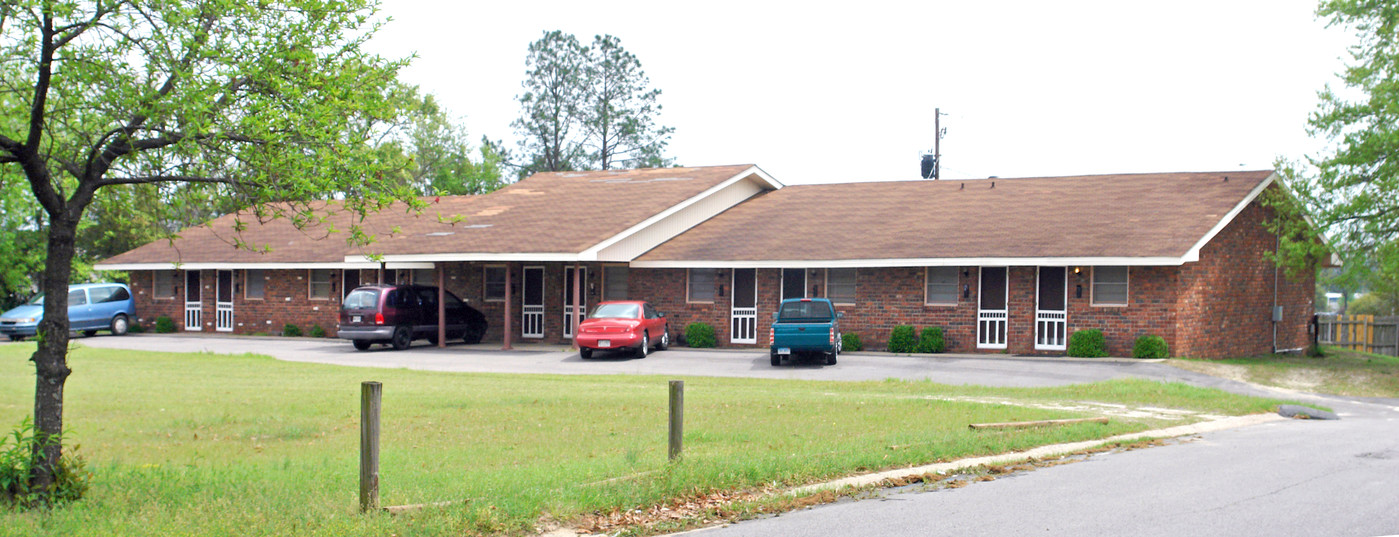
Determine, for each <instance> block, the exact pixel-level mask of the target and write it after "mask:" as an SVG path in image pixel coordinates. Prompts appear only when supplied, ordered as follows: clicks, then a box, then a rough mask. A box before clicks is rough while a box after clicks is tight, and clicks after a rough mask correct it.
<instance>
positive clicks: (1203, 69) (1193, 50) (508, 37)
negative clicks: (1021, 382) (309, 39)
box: [373, 0, 1352, 184]
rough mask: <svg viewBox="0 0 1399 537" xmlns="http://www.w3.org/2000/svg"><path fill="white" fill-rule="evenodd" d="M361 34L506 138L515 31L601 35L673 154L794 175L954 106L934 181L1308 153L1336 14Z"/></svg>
mask: <svg viewBox="0 0 1399 537" xmlns="http://www.w3.org/2000/svg"><path fill="white" fill-rule="evenodd" d="M383 7H384V13H383V14H384V15H387V16H389V17H392V21H390V22H388V23H387V24H386V26H385V27H384V28H383V29H382V30H381V31H380V33H379V34H378V35H377V36H375V38H374V41H373V46H374V47H375V51H376V52H378V53H380V54H384V55H386V56H392V57H399V56H406V55H408V54H412V53H416V54H417V59H415V60H414V61H413V63H412V65H411V66H410V67H409V68H408V69H407V70H406V71H404V72H403V73H402V78H403V79H404V80H406V81H407V82H409V83H413V84H417V85H419V86H421V87H422V88H423V89H424V90H426V91H428V92H431V93H433V94H435V95H437V97H438V98H439V99H440V100H441V102H442V103H443V104H444V105H445V106H446V107H447V108H449V109H450V110H451V112H452V113H454V114H457V115H460V116H463V117H464V118H465V119H464V121H465V125H466V128H467V129H468V130H469V131H470V133H471V136H472V138H473V139H474V140H479V139H480V136H481V135H486V136H489V137H491V138H493V139H504V140H505V141H506V144H507V146H508V147H510V148H511V149H514V148H515V143H516V137H515V134H514V132H513V130H512V129H511V128H510V122H511V120H512V119H514V118H515V117H516V115H517V114H518V113H519V105H518V103H517V102H516V101H515V96H516V95H517V94H519V93H520V92H521V87H520V82H521V80H522V79H523V77H524V72H525V63H524V61H525V55H526V49H527V47H528V46H529V43H530V42H531V41H534V40H536V39H538V38H539V37H540V35H541V34H542V33H543V32H544V31H545V30H554V29H558V30H563V31H564V32H568V33H572V34H574V35H576V36H577V37H578V38H579V40H580V41H582V42H584V43H587V42H589V41H591V40H592V37H593V36H594V35H596V34H612V35H614V36H617V37H618V38H620V39H621V42H622V45H623V47H625V48H626V49H627V50H629V51H631V52H632V53H634V54H636V56H637V57H638V58H639V59H640V60H641V63H642V66H643V68H644V69H645V71H646V73H647V75H649V76H650V78H651V83H652V85H653V87H656V88H659V89H661V90H662V92H663V93H662V95H661V97H660V101H661V104H662V105H663V106H664V112H663V114H662V116H661V118H660V122H661V123H662V124H664V125H668V126H671V127H674V128H675V135H674V136H673V138H672V140H671V145H670V151H669V154H670V156H673V157H675V158H676V159H677V161H678V162H679V163H680V164H683V165H687V166H700V165H721V164H747V163H752V164H757V165H759V166H761V167H762V168H763V169H764V170H766V171H767V172H769V173H770V174H772V175H773V176H774V177H775V178H776V179H778V180H779V181H782V182H784V183H787V184H800V183H822V182H846V181H862V180H896V179H915V178H917V176H918V158H919V155H920V154H921V152H923V151H925V150H929V149H931V148H932V146H933V109H934V108H935V107H940V108H941V109H942V111H943V113H944V114H946V116H944V117H943V120H942V125H943V127H945V128H946V129H947V135H946V136H945V137H944V138H943V142H942V153H943V178H944V179H962V178H984V177H987V176H991V175H995V176H999V177H1032V176H1048V175H1072V174H1095V173H1133V172H1168V171H1219V170H1223V171H1228V170H1240V169H1268V168H1271V167H1272V163H1273V160H1274V159H1275V158H1276V157H1278V156H1286V157H1290V158H1299V157H1301V156H1303V155H1305V154H1313V153H1316V152H1317V151H1318V150H1319V149H1320V148H1321V147H1323V145H1322V143H1321V142H1320V141H1315V140H1312V139H1310V138H1309V137H1308V136H1307V133H1306V128H1305V127H1306V118H1307V114H1308V113H1310V112H1311V111H1312V110H1313V109H1314V108H1315V105H1316V92H1317V91H1318V90H1320V89H1322V88H1323V87H1324V85H1325V84H1327V83H1332V84H1333V85H1335V84H1336V82H1335V80H1336V78H1335V75H1336V73H1338V72H1339V71H1340V70H1341V69H1342V67H1343V65H1344V59H1345V58H1344V56H1345V54H1346V46H1347V45H1348V44H1350V42H1351V40H1352V37H1351V35H1350V33H1349V32H1348V31H1347V30H1344V29H1338V28H1331V29H1326V28H1325V27H1324V24H1323V22H1322V21H1318V20H1316V19H1315V17H1314V11H1315V9H1316V3H1315V2H1314V1H1299V0H1266V1H1229V0H1212V1H1194V0H1185V1H1183V0H1175V1H1171V2H1135V1H1121V0H1114V1H1107V2H1076V1H1075V2H1069V1H1066V2H1044V1H1026V2H987V1H965V0H961V1H955V2H945V1H923V2H877V1H865V2H839V3H835V2H830V3H827V2H806V3H792V2H771V3H768V2H761V1H756V0H750V1H743V2H727V1H710V2H686V3H672V2H654V1H651V2H600V1H587V2H579V1H567V2H532V1H505V2H457V1H428V0H385V4H384V6H383Z"/></svg>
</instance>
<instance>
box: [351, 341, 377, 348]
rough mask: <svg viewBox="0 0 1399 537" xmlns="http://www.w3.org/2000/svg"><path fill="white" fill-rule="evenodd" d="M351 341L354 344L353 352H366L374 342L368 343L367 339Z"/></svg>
mask: <svg viewBox="0 0 1399 537" xmlns="http://www.w3.org/2000/svg"><path fill="white" fill-rule="evenodd" d="M353 341H354V344H355V350H360V351H367V350H369V347H370V346H371V345H373V344H374V342H372V341H369V340H367V339H356V340H353Z"/></svg>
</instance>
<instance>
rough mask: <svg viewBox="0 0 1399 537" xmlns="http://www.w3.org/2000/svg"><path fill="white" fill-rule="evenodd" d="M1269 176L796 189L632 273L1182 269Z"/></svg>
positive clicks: (658, 251) (714, 225) (739, 212)
mask: <svg viewBox="0 0 1399 537" xmlns="http://www.w3.org/2000/svg"><path fill="white" fill-rule="evenodd" d="M1271 175H1272V172H1270V171H1250V172H1219V173H1160V174H1134V175H1093V176H1076V177H1043V178H1026V179H984V180H972V181H955V180H954V181H899V182H882V183H844V184H825V185H794V186H788V187H786V188H783V189H781V190H777V191H772V192H768V193H765V194H762V195H760V196H757V197H755V198H753V199H751V200H749V201H747V202H745V203H742V204H740V205H738V206H737V207H734V208H732V209H730V210H728V211H726V212H724V213H722V214H720V215H718V216H716V217H714V218H711V219H710V220H708V221H706V222H704V223H703V224H700V225H698V226H696V227H694V228H692V229H690V230H689V231H687V232H685V233H682V234H680V235H678V236H676V237H675V238H673V239H671V240H670V241H667V242H666V243H664V244H662V245H660V246H658V247H656V248H654V249H652V250H651V251H649V252H647V253H645V254H643V255H641V256H640V257H639V258H637V259H636V263H637V264H639V265H642V266H647V265H648V264H650V266H667V265H671V266H674V264H676V263H680V262H694V261H699V262H716V261H739V262H744V261H746V262H758V261H769V262H771V261H785V260H792V261H817V260H827V261H828V260H872V259H882V260H898V259H921V260H927V259H985V258H1042V257H1055V258H1069V257H1073V258H1180V257H1181V256H1184V255H1185V254H1187V252H1189V251H1190V250H1191V248H1192V247H1193V246H1194V245H1195V244H1196V243H1197V242H1199V241H1200V239H1202V238H1204V237H1205V235H1206V234H1208V233H1209V232H1210V230H1211V229H1212V228H1213V227H1214V226H1215V225H1216V224H1218V223H1219V222H1220V221H1221V220H1222V219H1223V218H1224V217H1225V216H1226V215H1227V214H1228V213H1229V212H1230V211H1231V210H1232V209H1234V208H1235V207H1236V206H1238V205H1239V204H1240V203H1241V202H1242V201H1244V200H1245V199H1247V198H1248V197H1249V195H1250V193H1251V192H1253V190H1254V189H1255V188H1257V187H1259V186H1260V185H1261V184H1262V183H1263V182H1264V181H1265V180H1267V179H1268V178H1269V177H1270V176H1271ZM1226 176H1227V177H1228V180H1227V181H1226V180H1225V177H1226Z"/></svg>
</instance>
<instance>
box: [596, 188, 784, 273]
mask: <svg viewBox="0 0 1399 537" xmlns="http://www.w3.org/2000/svg"><path fill="white" fill-rule="evenodd" d="M749 177H757V178H758V179H760V180H761V182H762V183H763V184H764V185H765V186H766V187H767V188H770V189H772V190H777V189H780V188H782V187H783V184H782V183H780V182H778V181H777V180H776V179H773V178H772V176H770V175H768V174H767V172H765V171H763V170H762V169H761V168H759V167H757V166H750V167H749V168H748V169H746V170H743V171H742V172H739V173H738V174H737V175H735V176H733V177H730V178H728V179H726V180H724V182H722V183H719V184H717V185H714V186H712V187H710V188H709V189H708V190H705V191H704V192H700V193H699V194H696V195H694V196H693V197H691V198H690V199H687V200H685V201H682V202H680V203H677V204H675V205H672V206H671V207H670V208H667V209H666V210H664V211H661V212H659V213H657V214H654V215H652V216H651V217H650V218H647V219H645V220H642V221H641V222H640V223H638V224H636V225H634V226H632V227H629V228H627V229H626V230H624V231H622V232H621V233H618V234H616V235H613V236H611V237H609V238H607V239H605V240H603V241H602V242H599V243H597V244H594V245H593V246H592V247H591V248H588V249H587V250H583V251H582V252H580V253H579V254H578V257H579V259H580V260H582V261H597V260H598V252H601V251H602V250H603V249H604V248H607V247H608V246H612V245H613V244H616V243H617V242H619V241H621V240H623V239H626V238H627V237H630V236H633V235H636V234H637V233H640V232H641V231H642V230H644V229H646V228H648V227H651V226H653V225H656V224H657V223H659V222H661V221H664V220H665V219H666V218H669V217H671V216H672V215H674V214H676V213H678V212H680V211H682V210H684V209H685V208H687V207H689V206H691V205H694V204H696V203H699V202H700V201H702V200H704V199H705V198H708V197H710V196H713V195H714V194H715V193H717V192H720V191H722V190H724V189H725V188H728V187H729V186H730V185H733V184H734V183H737V182H739V181H743V180H746V179H748V178H749ZM739 203H742V202H741V201H740V202H739ZM731 208H732V207H725V208H724V209H723V210H721V211H719V212H723V211H724V210H728V209H731ZM715 214H718V213H715ZM713 216H715V215H713V214H711V215H708V216H706V217H704V218H702V219H700V222H702V221H704V220H706V219H708V218H711V217H713ZM695 223H696V224H698V223H699V222H695ZM673 238H675V237H674V236H671V237H666V238H665V239H664V240H661V241H659V242H657V243H656V245H655V246H659V245H660V244H661V243H664V242H665V241H667V240H670V239H673ZM647 250H649V248H648V249H647ZM608 261H620V260H608Z"/></svg>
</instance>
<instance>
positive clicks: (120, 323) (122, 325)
mask: <svg viewBox="0 0 1399 537" xmlns="http://www.w3.org/2000/svg"><path fill="white" fill-rule="evenodd" d="M130 328H131V320H129V319H127V318H126V315H123V314H120V313H118V314H117V316H116V317H112V335H114V336H124V335H126V331H127V330H129V329H130Z"/></svg>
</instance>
